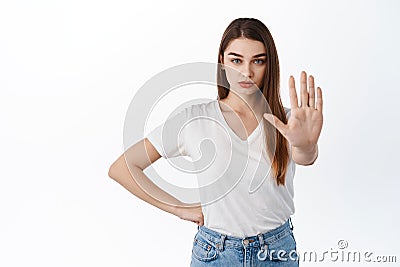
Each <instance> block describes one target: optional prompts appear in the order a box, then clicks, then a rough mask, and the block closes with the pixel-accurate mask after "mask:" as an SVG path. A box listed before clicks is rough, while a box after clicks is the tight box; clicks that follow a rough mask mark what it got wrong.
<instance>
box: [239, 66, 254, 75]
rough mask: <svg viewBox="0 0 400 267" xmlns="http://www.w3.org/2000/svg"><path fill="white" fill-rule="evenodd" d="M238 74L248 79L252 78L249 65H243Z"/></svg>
mask: <svg viewBox="0 0 400 267" xmlns="http://www.w3.org/2000/svg"><path fill="white" fill-rule="evenodd" d="M240 72H241V73H242V74H243V75H244V76H245V77H248V78H252V77H253V71H252V69H251V66H250V63H247V64H243V67H242V69H241V70H240Z"/></svg>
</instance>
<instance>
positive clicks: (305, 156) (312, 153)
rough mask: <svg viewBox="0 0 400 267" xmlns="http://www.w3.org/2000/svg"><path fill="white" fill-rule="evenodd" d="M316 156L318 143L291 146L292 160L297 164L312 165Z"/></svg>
mask: <svg viewBox="0 0 400 267" xmlns="http://www.w3.org/2000/svg"><path fill="white" fill-rule="evenodd" d="M317 157H318V144H315V145H312V146H309V147H292V158H293V161H294V162H296V163H297V164H299V165H312V164H313V163H314V162H315V160H316V159H317Z"/></svg>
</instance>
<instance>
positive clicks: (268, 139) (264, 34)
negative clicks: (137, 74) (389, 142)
mask: <svg viewBox="0 0 400 267" xmlns="http://www.w3.org/2000/svg"><path fill="white" fill-rule="evenodd" d="M218 63H219V65H218V66H219V68H218V73H217V81H218V99H217V100H215V101H211V102H208V103H201V104H196V105H192V106H190V107H187V108H185V109H184V110H183V111H181V112H180V113H178V114H177V115H175V116H173V117H172V118H170V119H168V120H167V121H166V122H165V123H164V125H160V126H159V127H157V128H156V129H155V130H153V131H152V132H150V133H149V134H148V135H147V137H146V138H144V139H143V140H141V141H140V142H138V143H136V144H134V145H133V146H132V147H131V148H129V149H128V150H127V151H126V152H125V153H124V155H121V156H120V157H119V159H117V161H116V162H115V163H113V165H112V166H111V168H110V172H109V176H110V177H112V178H113V179H115V180H116V181H117V182H119V183H120V184H121V185H123V186H124V187H125V188H126V189H128V190H129V191H130V192H132V193H133V194H134V195H136V196H137V197H139V198H141V199H142V200H144V201H146V202H148V203H150V204H152V205H154V206H156V207H158V208H160V209H162V210H164V211H167V212H169V213H172V214H174V215H176V216H178V217H179V218H181V219H184V220H188V221H192V222H195V223H196V224H197V225H198V226H197V227H198V231H197V233H196V235H195V237H194V240H193V249H192V259H191V266H192V267H195V266H298V265H299V259H298V255H297V253H296V241H295V238H294V234H293V231H292V230H293V226H292V224H291V218H290V216H291V215H292V214H293V213H294V203H293V178H294V173H295V164H299V165H311V164H313V163H314V162H315V160H316V158H317V156H318V146H317V141H318V138H319V135H320V132H321V129H322V121H323V117H322V91H321V89H320V88H319V87H318V88H317V90H316V91H317V92H316V93H315V88H314V78H313V77H312V76H309V77H308V88H309V89H308V90H307V75H306V73H305V72H302V73H301V86H300V87H301V88H300V104H299V102H298V101H299V99H298V97H297V93H296V89H295V82H294V78H293V77H292V76H291V77H290V79H289V90H290V102H291V109H289V108H285V107H283V105H282V102H281V99H280V95H279V61H278V55H277V51H276V48H275V44H274V41H273V38H272V36H271V34H270V32H269V30H268V29H267V27H266V26H265V25H264V24H263V23H262V22H261V21H259V20H257V19H253V18H239V19H235V20H234V21H232V22H231V23H230V24H229V25H228V27H227V29H226V30H225V32H224V34H223V36H222V40H221V44H220V48H219V54H218ZM197 116H200V117H207V118H212V119H213V121H214V122H215V121H216V122H217V124H212V123H210V121H209V120H196V121H195V122H194V123H192V124H189V126H187V127H184V126H183V125H186V122H188V121H189V120H191V119H193V118H196V117H197ZM263 118H264V119H265V120H264V119H263ZM264 122H265V123H264ZM221 125H222V126H224V128H225V129H226V131H227V132H228V136H229V138H228V140H226V135H223V134H221V132H220V131H219V130H218V129H220V126H221ZM162 126H164V127H162ZM178 128H179V129H181V128H183V130H182V131H179V133H180V134H181V135H182V136H181V138H179V140H178V142H177V140H176V134H175V133H176V129H178ZM164 131H165V132H166V134H165V133H164ZM161 132H162V134H163V136H162V138H161ZM205 138H207V139H210V140H213V142H214V143H213V144H214V146H213V147H212V149H210V150H207V149H206V148H204V147H202V148H201V149H199V144H200V143H201V142H202V140H204V139H205ZM211 152H216V153H215V154H216V156H215V158H214V161H213V163H212V165H211V166H210V167H209V168H208V169H207V172H204V173H203V176H199V177H200V178H199V181H201V182H200V183H199V184H203V185H205V186H204V188H201V189H200V199H201V205H200V206H193V205H187V204H185V203H182V202H181V201H179V200H178V199H176V198H174V197H173V196H171V195H170V194H168V193H166V192H164V191H163V190H161V189H160V188H158V187H157V186H155V185H154V184H153V183H152V182H151V181H150V180H149V179H148V178H147V177H146V175H145V174H144V173H143V170H144V169H145V168H146V167H147V166H149V165H150V164H152V163H153V162H155V161H156V160H157V159H159V158H160V157H161V156H163V157H165V158H172V157H176V156H182V155H186V156H190V157H191V158H192V159H196V160H195V165H196V164H198V165H200V163H199V162H201V161H199V160H197V159H199V158H201V157H206V156H207V154H208V153H211ZM127 156H129V161H125V157H127ZM226 159H229V160H226ZM244 163H245V164H244ZM127 164H128V165H129V169H128V166H127ZM227 164H229V165H227ZM197 167H198V166H197ZM221 170H224V171H223V173H222V174H221ZM130 174H131V175H132V176H133V177H134V179H131V176H130ZM210 177H219V178H220V179H219V181H218V182H219V183H218V182H216V183H212V182H211V183H210V181H207V178H210ZM203 179H204V180H203ZM221 181H222V182H221ZM138 184H140V186H139V185H138ZM210 184H211V186H206V185H210ZM145 192H147V193H145Z"/></svg>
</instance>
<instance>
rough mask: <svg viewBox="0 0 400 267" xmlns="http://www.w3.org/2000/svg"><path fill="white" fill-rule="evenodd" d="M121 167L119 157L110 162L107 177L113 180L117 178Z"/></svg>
mask: <svg viewBox="0 0 400 267" xmlns="http://www.w3.org/2000/svg"><path fill="white" fill-rule="evenodd" d="M122 167H123V166H122V164H121V158H119V159H118V160H117V161H115V162H114V163H113V164H111V166H110V168H109V169H108V177H110V178H111V179H114V180H115V179H117V178H118V177H119V176H120V173H121V169H122Z"/></svg>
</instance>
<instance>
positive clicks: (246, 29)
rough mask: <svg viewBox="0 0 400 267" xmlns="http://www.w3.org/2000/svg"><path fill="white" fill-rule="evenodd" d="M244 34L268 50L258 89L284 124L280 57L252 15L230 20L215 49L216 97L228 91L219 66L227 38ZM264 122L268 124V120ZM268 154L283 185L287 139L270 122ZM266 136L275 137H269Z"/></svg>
mask: <svg viewBox="0 0 400 267" xmlns="http://www.w3.org/2000/svg"><path fill="white" fill-rule="evenodd" d="M240 37H245V38H247V39H252V40H256V41H260V42H262V43H263V44H264V46H265V49H266V52H267V60H266V70H265V74H264V82H263V84H262V86H261V88H260V90H261V91H262V94H263V95H264V97H265V99H266V100H267V102H268V104H269V108H270V111H271V113H272V114H274V115H275V116H276V117H278V118H279V119H280V120H281V121H282V122H283V123H287V118H286V113H285V109H284V107H283V105H282V101H281V97H280V92H279V75H280V74H279V60H278V52H277V50H276V47H275V43H274V40H273V38H272V35H271V33H270V32H269V30H268V28H267V27H266V26H265V25H264V23H262V22H261V21H259V20H258V19H255V18H238V19H235V20H233V21H232V22H231V23H230V24H229V25H228V27H227V28H226V30H225V32H224V34H223V36H222V39H221V44H220V46H219V52H218V63H219V64H218V66H219V67H218V71H217V83H218V85H217V86H218V98H219V99H224V98H226V97H227V96H228V94H229V83H228V81H227V78H226V74H225V70H224V69H222V68H221V67H220V66H221V65H220V64H221V63H222V62H221V57H222V58H223V56H224V51H225V49H226V48H227V47H228V45H229V43H230V41H232V40H233V39H236V38H240ZM266 124H269V123H268V122H267V123H266ZM265 134H266V145H267V153H268V156H269V158H270V159H271V158H272V160H271V162H272V169H273V174H274V177H275V179H276V183H277V185H280V184H281V185H285V175H286V171H287V166H288V162H289V152H288V142H287V140H286V138H285V137H283V135H282V134H281V133H280V132H279V131H278V130H277V129H275V127H273V126H271V125H269V126H267V127H265ZM268 136H276V140H275V138H268Z"/></svg>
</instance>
